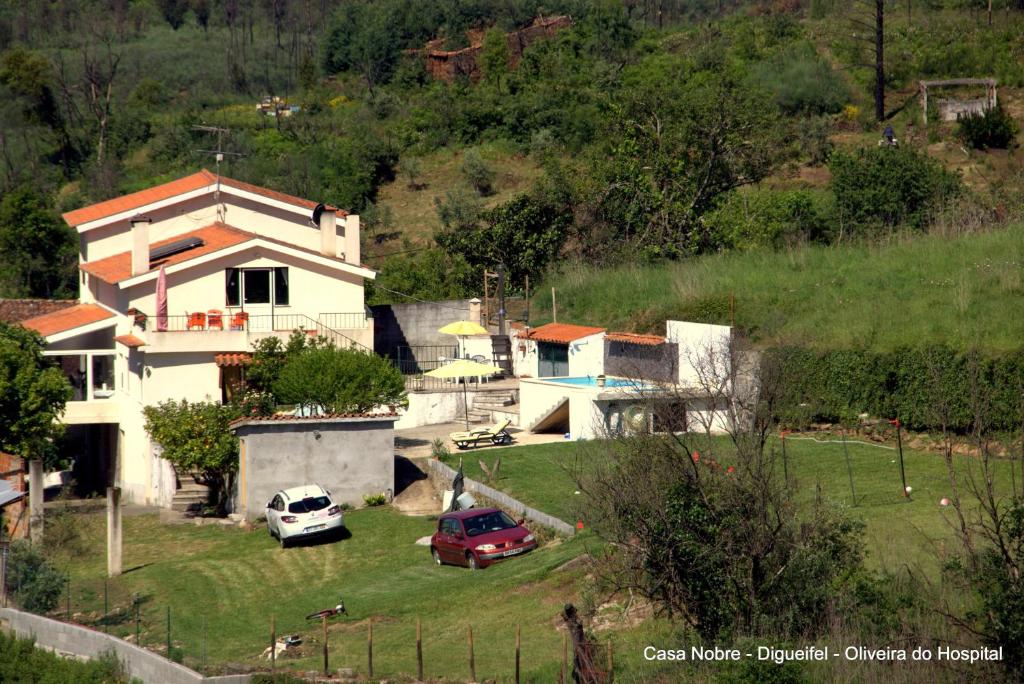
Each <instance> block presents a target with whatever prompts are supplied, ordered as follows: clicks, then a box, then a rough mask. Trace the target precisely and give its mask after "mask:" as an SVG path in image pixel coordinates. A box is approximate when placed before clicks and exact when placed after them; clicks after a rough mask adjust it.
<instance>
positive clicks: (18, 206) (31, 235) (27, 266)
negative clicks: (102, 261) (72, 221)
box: [0, 186, 78, 298]
mask: <svg viewBox="0 0 1024 684" xmlns="http://www.w3.org/2000/svg"><path fill="white" fill-rule="evenodd" d="M46 203H47V200H46V198H44V197H43V196H41V195H40V194H39V193H38V191H37V190H36V189H35V188H32V187H29V186H21V187H18V188H15V189H14V190H13V191H11V192H9V193H8V194H6V195H5V196H4V198H3V200H0V294H2V295H4V296H7V297H26V296H27V297H43V298H52V297H69V296H74V295H75V294H76V292H77V283H76V282H75V265H76V262H77V256H78V248H77V244H76V240H75V236H74V232H73V231H69V230H68V229H67V227H66V226H64V225H63V224H62V223H61V222H60V220H59V219H58V218H57V217H56V215H55V214H54V213H53V212H52V211H51V210H50V209H49V208H48V207H47V206H46Z"/></svg>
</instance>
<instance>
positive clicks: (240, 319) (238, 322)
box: [231, 311, 249, 330]
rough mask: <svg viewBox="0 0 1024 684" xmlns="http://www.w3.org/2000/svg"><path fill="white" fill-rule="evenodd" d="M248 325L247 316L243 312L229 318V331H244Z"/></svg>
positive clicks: (246, 313)
mask: <svg viewBox="0 0 1024 684" xmlns="http://www.w3.org/2000/svg"><path fill="white" fill-rule="evenodd" d="M248 325H249V314H248V312H245V311H239V312H238V313H236V314H235V315H234V316H232V318H231V329H232V330H245V329H246V327H247V326H248Z"/></svg>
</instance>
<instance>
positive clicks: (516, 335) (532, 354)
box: [511, 328, 539, 424]
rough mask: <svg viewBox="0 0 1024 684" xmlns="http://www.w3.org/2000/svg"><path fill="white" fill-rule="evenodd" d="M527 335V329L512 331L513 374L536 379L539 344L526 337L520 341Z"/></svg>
mask: <svg viewBox="0 0 1024 684" xmlns="http://www.w3.org/2000/svg"><path fill="white" fill-rule="evenodd" d="M525 334H526V329H525V328H518V329H513V330H512V333H511V339H512V373H513V374H514V375H515V376H516V377H518V378H535V377H537V365H538V361H539V359H538V357H537V343H536V342H534V341H533V340H528V339H526V338H525V337H523V338H522V339H520V335H525ZM524 424H525V423H524Z"/></svg>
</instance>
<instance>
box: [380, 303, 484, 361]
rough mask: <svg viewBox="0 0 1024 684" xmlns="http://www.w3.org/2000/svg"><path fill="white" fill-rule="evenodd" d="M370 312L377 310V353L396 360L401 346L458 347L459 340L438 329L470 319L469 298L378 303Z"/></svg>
mask: <svg viewBox="0 0 1024 684" xmlns="http://www.w3.org/2000/svg"><path fill="white" fill-rule="evenodd" d="M370 309H371V310H372V311H373V326H374V330H373V344H374V351H376V352H377V353H378V354H380V355H381V356H386V357H388V358H392V359H393V358H397V356H398V352H397V349H398V347H400V346H410V347H415V346H421V345H455V344H456V342H457V340H456V338H455V337H453V336H451V335H444V334H442V333H439V332H438V330H440V329H441V328H442V327H444V326H446V325H448V324H449V323H453V322H455V321H468V320H469V319H470V315H469V300H468V299H451V300H447V301H442V302H429V303H421V302H417V303H415V304H378V305H376V306H371V307H370ZM488 356H490V355H489V354H488ZM426 360H428V361H430V360H433V359H426Z"/></svg>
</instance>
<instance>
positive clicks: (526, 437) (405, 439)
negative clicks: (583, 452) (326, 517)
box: [395, 421, 565, 459]
mask: <svg viewBox="0 0 1024 684" xmlns="http://www.w3.org/2000/svg"><path fill="white" fill-rule="evenodd" d="M470 427H477V426H474V425H471V426H470ZM465 429H466V423H465V422H462V421H460V422H457V423H439V424H437V425H423V426H420V427H414V428H405V429H403V430H395V453H396V454H398V455H401V456H404V457H405V458H409V459H416V458H427V457H429V456H430V443H431V442H432V441H433V440H434V439H435V438H440V439H442V440H444V443H445V444H446V445H447V446H448V448H449V449H450V450H451V451H453V452H456V451H458V449H456V448H455V445H454V444H453V443H452V441H451V440H450V439H448V435H449V434H450V433H452V432H460V431H462V430H465ZM508 433H509V434H510V435H512V438H513V439H514V440H515V441H513V442H512V445H513V446H522V445H524V444H549V443H551V442H562V441H564V440H565V438H564V437H563V436H562V435H559V434H535V433H532V432H528V431H526V430H523V429H522V428H517V427H510V428H509V429H508ZM504 448H505V447H495V446H481V447H478V448H477V450H478V451H484V450H487V449H504ZM471 451H473V449H468V450H467V452H471Z"/></svg>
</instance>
